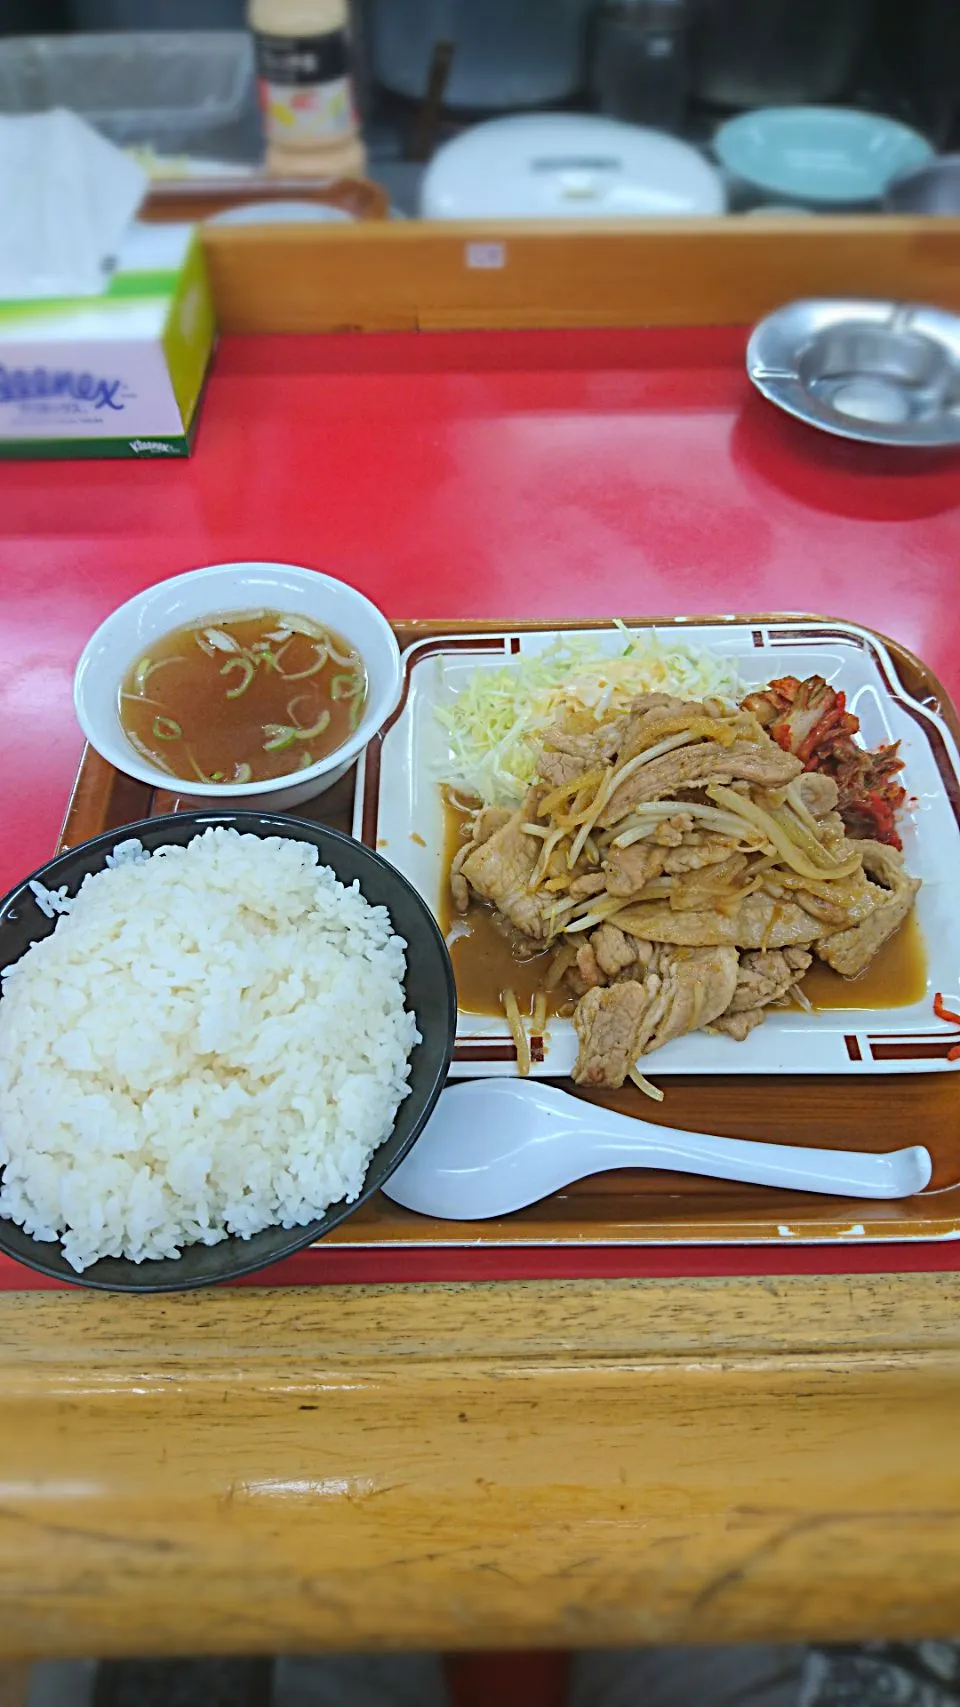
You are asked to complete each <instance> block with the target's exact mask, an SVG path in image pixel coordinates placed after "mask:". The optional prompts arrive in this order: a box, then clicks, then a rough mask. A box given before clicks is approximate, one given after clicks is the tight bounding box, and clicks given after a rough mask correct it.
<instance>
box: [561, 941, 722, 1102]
mask: <svg viewBox="0 0 960 1707" xmlns="http://www.w3.org/2000/svg"><path fill="white" fill-rule="evenodd" d="M736 982H737V956H736V953H735V952H734V950H733V949H729V948H701V949H682V948H681V949H676V950H665V951H661V953H660V955H659V956H658V957H657V960H656V969H655V970H650V971H648V972H647V973H646V975H645V976H644V978H643V982H642V983H641V982H639V981H638V980H630V981H628V982H626V983H620V984H611V985H609V986H608V987H607V988H606V989H603V990H600V989H597V990H590V991H588V992H587V994H586V995H585V996H584V997H583V998H582V999H581V1001H580V1002H579V1003H578V1004H577V1009H576V1012H575V1013H574V1016H573V1023H574V1026H575V1028H576V1032H577V1036H578V1038H579V1040H580V1051H579V1054H578V1056H577V1062H576V1066H575V1067H574V1070H573V1077H574V1079H575V1080H576V1082H577V1084H580V1085H609V1086H611V1087H615V1086H617V1085H622V1084H623V1081H624V1079H625V1078H626V1076H627V1074H628V1073H629V1071H630V1069H631V1067H632V1066H633V1065H634V1063H635V1062H636V1061H637V1060H638V1059H639V1057H640V1056H641V1055H650V1054H652V1053H653V1052H654V1050H656V1049H660V1048H662V1047H663V1045H664V1044H665V1043H669V1042H670V1041H671V1039H673V1038H675V1037H682V1036H683V1035H684V1034H685V1033H686V1032H688V1031H696V1030H697V1028H698V1027H699V1026H701V1025H709V1023H710V1021H711V1020H713V1019H716V1018H717V1017H718V1016H719V1015H720V1014H721V1013H723V1011H724V1009H725V1008H726V1007H727V1006H728V1004H729V1002H730V999H731V997H732V995H733V992H734V989H735V988H736Z"/></svg>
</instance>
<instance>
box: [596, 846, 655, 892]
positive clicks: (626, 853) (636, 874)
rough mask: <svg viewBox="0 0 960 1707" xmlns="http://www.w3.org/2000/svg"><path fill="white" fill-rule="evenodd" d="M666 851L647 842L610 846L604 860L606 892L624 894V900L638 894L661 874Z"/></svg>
mask: <svg viewBox="0 0 960 1707" xmlns="http://www.w3.org/2000/svg"><path fill="white" fill-rule="evenodd" d="M667 852H668V850H667V849H666V848H660V847H656V846H655V845H654V844H653V843H652V842H648V841H642V842H634V843H633V844H632V845H631V846H630V847H629V848H611V849H610V852H609V853H608V854H607V857H606V859H605V860H604V862H603V873H604V884H605V887H606V890H607V894H608V895H622V896H623V897H624V899H625V900H626V898H627V897H628V896H630V895H636V894H638V893H639V891H640V890H641V889H642V888H643V887H644V884H646V883H649V882H650V879H651V878H652V877H659V875H660V873H661V871H662V870H663V862H664V860H665V858H666V856H667Z"/></svg>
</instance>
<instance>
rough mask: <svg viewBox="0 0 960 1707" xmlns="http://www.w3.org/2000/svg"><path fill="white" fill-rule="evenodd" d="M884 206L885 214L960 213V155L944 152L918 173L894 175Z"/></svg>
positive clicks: (922, 167) (884, 199)
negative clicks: (897, 176) (896, 176)
mask: <svg viewBox="0 0 960 1707" xmlns="http://www.w3.org/2000/svg"><path fill="white" fill-rule="evenodd" d="M883 205H884V207H885V208H886V210H887V212H888V213H937V214H947V215H954V216H955V215H956V214H958V213H960V154H943V155H941V157H940V159H939V160H933V161H931V163H930V165H929V166H921V167H920V169H919V171H917V172H907V173H905V174H904V176H903V177H902V178H894V180H893V183H892V184H891V185H890V187H889V189H888V190H887V193H886V195H885V196H884V198H883Z"/></svg>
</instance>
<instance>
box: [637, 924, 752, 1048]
mask: <svg viewBox="0 0 960 1707" xmlns="http://www.w3.org/2000/svg"><path fill="white" fill-rule="evenodd" d="M737 960H738V956H737V953H736V950H735V949H732V948H675V949H672V950H661V952H660V955H659V958H658V960H657V976H658V977H659V979H660V988H659V990H658V991H657V992H656V994H655V996H654V998H653V1000H652V1002H651V1004H650V1006H649V1008H648V1009H647V1011H646V1012H645V1014H644V1016H643V1021H642V1024H641V1028H640V1053H641V1054H642V1055H651V1054H652V1053H653V1051H654V1050H655V1049H662V1047H663V1045H664V1044H665V1043H669V1042H670V1041H671V1039H672V1038H674V1037H683V1036H684V1035H685V1034H686V1033H687V1032H688V1031H697V1030H698V1029H699V1028H700V1026H703V1025H709V1024H710V1022H711V1020H714V1019H717V1018H718V1016H719V1015H720V1014H722V1013H723V1012H724V1011H725V1009H726V1008H728V1007H729V1005H730V1001H731V999H732V997H733V993H734V991H735V989H736V987H737Z"/></svg>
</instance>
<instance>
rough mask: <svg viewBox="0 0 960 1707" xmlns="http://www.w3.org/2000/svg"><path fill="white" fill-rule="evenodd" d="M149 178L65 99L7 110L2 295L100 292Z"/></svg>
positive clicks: (0, 222)
mask: <svg viewBox="0 0 960 1707" xmlns="http://www.w3.org/2000/svg"><path fill="white" fill-rule="evenodd" d="M146 184H147V174H146V173H145V172H144V171H143V170H142V168H141V167H140V166H138V165H137V164H136V162H135V161H133V160H131V159H130V158H129V157H128V156H127V155H126V154H124V153H123V151H122V149H119V148H117V147H115V146H114V144H113V143H112V142H108V141H107V139H106V137H103V136H101V135H100V133H99V131H96V130H94V129H93V127H92V125H89V124H87V123H85V121H84V120H83V119H81V118H78V117H77V115H76V113H71V112H68V111H67V110H66V108H64V107H57V108H55V109H54V110H53V111H52V112H49V113H27V114H24V115H22V116H17V117H10V116H3V115H0V230H2V233H3V241H2V244H0V301H7V302H10V301H17V300H20V299H23V298H30V299H33V298H37V297H57V296H59V297H64V296H96V295H98V294H99V292H100V291H102V290H103V289H104V287H105V285H106V284H107V282H108V279H109V276H110V271H111V266H112V262H113V257H114V256H115V254H116V251H117V245H118V243H119V241H120V238H121V237H122V236H123V233H124V232H125V231H126V229H127V227H128V225H129V224H130V221H131V219H132V218H133V215H134V214H135V213H136V210H137V208H138V207H139V205H140V202H141V200H142V199H143V193H144V190H145V188H146Z"/></svg>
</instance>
